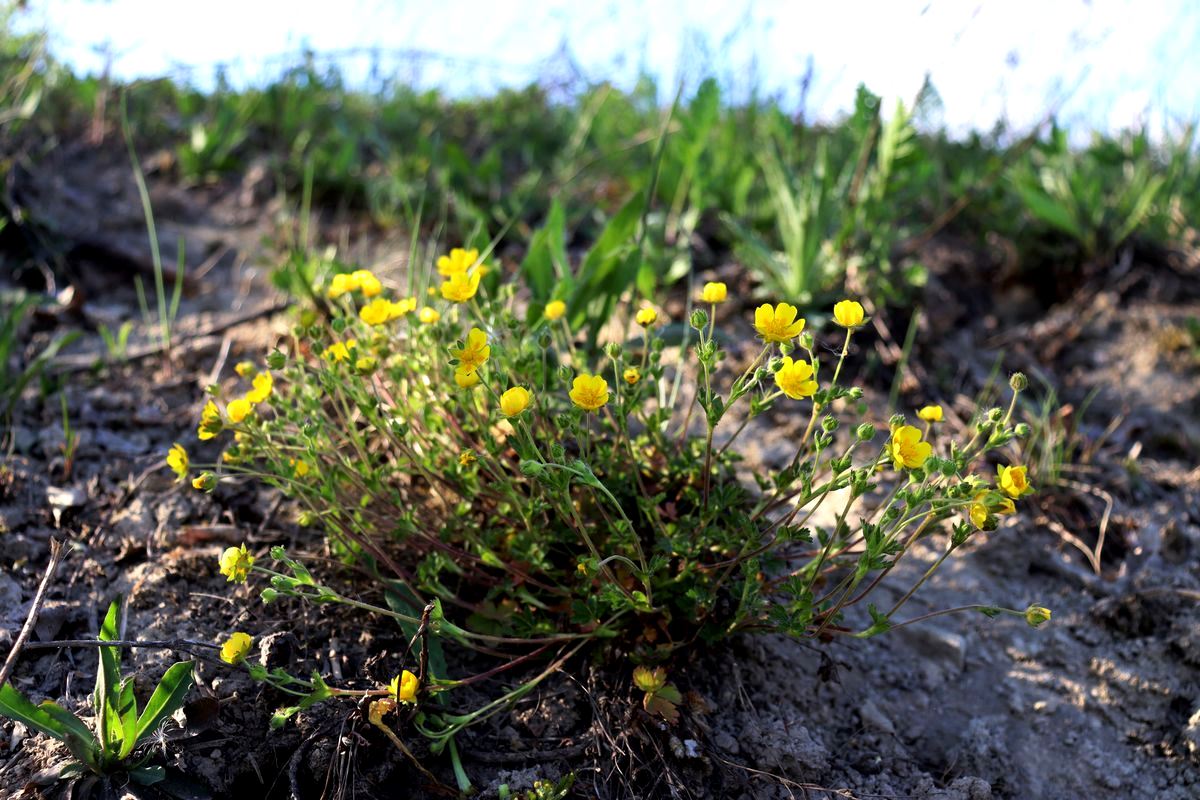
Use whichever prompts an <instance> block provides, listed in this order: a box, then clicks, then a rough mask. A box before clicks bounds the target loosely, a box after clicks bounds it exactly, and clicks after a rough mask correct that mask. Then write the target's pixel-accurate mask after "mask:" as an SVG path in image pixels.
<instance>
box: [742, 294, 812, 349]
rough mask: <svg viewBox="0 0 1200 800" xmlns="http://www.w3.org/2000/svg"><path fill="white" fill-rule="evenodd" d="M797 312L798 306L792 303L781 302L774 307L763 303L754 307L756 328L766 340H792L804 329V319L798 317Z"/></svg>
mask: <svg viewBox="0 0 1200 800" xmlns="http://www.w3.org/2000/svg"><path fill="white" fill-rule="evenodd" d="M796 314H797V309H796V307H795V306H794V305H792V304H790V303H779V304H778V305H776V306H775V307H774V308H772V307H771V304H770V303H763V304H762V305H761V306H759V307H758V308H756V309H754V330H756V331H758V335H759V336H761V337H762V339H763V341H764V342H786V341H790V340H791V339H794V338H796V337H797V336H799V335H800V332H801V331H803V330H804V319H803V318H801V319H796Z"/></svg>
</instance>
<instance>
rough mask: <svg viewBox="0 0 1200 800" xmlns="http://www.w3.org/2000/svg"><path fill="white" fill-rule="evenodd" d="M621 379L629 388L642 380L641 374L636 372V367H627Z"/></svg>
mask: <svg viewBox="0 0 1200 800" xmlns="http://www.w3.org/2000/svg"><path fill="white" fill-rule="evenodd" d="M621 377H622V378H624V379H625V382H626V383H628V384H629V385H630V386H635V385H637V382H638V381H640V380H641V379H642V373H640V372H638V368H637V367H629V368H628V369H626V370H625V372H623V373H622V374H621Z"/></svg>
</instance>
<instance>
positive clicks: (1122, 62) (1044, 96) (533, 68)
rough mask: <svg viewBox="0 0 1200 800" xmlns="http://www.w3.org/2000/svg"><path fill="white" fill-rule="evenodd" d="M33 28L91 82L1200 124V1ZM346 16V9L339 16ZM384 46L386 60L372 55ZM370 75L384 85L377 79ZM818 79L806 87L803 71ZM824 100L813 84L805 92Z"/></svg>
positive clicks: (655, 10)
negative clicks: (535, 87) (377, 87)
mask: <svg viewBox="0 0 1200 800" xmlns="http://www.w3.org/2000/svg"><path fill="white" fill-rule="evenodd" d="M27 5H28V10H27V11H26V12H24V18H23V19H21V20H20V23H19V24H20V25H22V26H24V27H26V28H27V29H29V28H36V29H42V30H45V31H46V32H47V33H48V35H49V46H50V49H51V52H52V53H53V54H54V55H55V56H56V57H57V58H59V59H61V60H63V61H65V62H67V63H68V64H70V65H72V66H73V67H75V68H76V69H77V70H78V71H83V72H100V71H103V70H104V69H106V68H108V69H110V70H111V72H112V74H114V75H115V76H117V77H120V78H127V79H128V78H144V77H159V76H162V75H170V76H173V77H176V78H184V79H187V80H190V81H192V82H194V83H196V84H197V85H200V86H205V85H211V83H212V80H213V77H214V74H215V70H216V67H217V65H221V66H223V67H224V69H225V72H226V74H227V75H228V76H229V77H230V79H231V80H232V81H233V82H234V83H235V84H244V83H247V82H250V83H261V82H264V81H266V80H268V79H270V78H271V77H273V76H275V75H278V74H279V72H280V70H281V69H282V68H283V67H284V66H285V65H287V64H290V63H294V62H295V61H296V59H297V54H298V53H299V52H301V51H302V50H303V49H305V48H308V49H311V50H313V51H315V52H316V53H317V54H319V55H322V56H323V57H325V58H328V59H330V60H335V61H337V62H338V63H339V64H341V65H342V66H343V68H344V69H345V71H346V74H347V75H348V77H349V78H350V79H351V80H352V81H355V82H359V83H362V84H363V85H370V81H371V80H372V78H373V77H380V76H386V77H389V78H396V79H399V80H402V81H405V82H408V83H413V84H416V85H419V86H423V87H437V88H441V89H443V90H445V91H446V92H448V93H450V94H454V95H474V94H486V93H490V92H493V91H495V90H496V89H498V88H501V87H504V86H522V85H525V84H527V83H528V82H530V81H532V80H537V79H544V80H548V81H550V82H551V83H555V82H561V83H563V84H567V85H578V84H579V82H581V81H583V82H587V81H599V80H612V81H614V82H615V83H617V84H618V85H622V86H629V85H632V83H633V82H634V81H635V80H636V78H637V76H638V75H639V74H642V73H649V74H650V75H652V76H654V77H655V78H656V79H657V80H658V85H659V87H660V92H661V94H662V96H663V99H664V102H669V100H670V96H671V95H673V94H674V88H675V87H676V86H677V85H679V84H680V83H682V85H683V86H684V87H685V88H686V87H692V86H694V85H695V84H696V83H697V81H698V80H699V79H700V78H702V77H704V76H705V75H710V74H711V75H715V76H716V77H718V78H719V79H721V81H722V83H723V85H724V87H725V88H726V94H727V96H728V97H731V98H733V99H740V98H745V97H746V96H747V95H748V94H749V93H750V92H751V91H752V90H757V91H758V92H759V93H760V94H769V95H774V96H778V97H780V98H781V99H782V100H783V101H784V103H785V104H786V105H787V106H788V107H790V108H794V109H796V110H798V111H803V112H804V113H805V115H806V116H808V117H809V118H810V119H813V118H815V119H832V118H836V117H837V116H838V115H839V114H841V113H844V112H845V111H846V110H847V109H848V108H849V106H850V105H852V103H853V98H854V89H855V87H856V86H857V85H858V84H859V83H860V82H861V83H865V84H866V85H867V86H868V88H870V89H871V90H872V91H874V92H875V93H876V94H880V95H883V96H884V97H885V98H899V99H902V100H905V101H906V102H911V100H912V99H913V97H915V95H916V94H917V92H918V91H919V89H920V87H921V84H922V81H923V79H924V77H925V75H926V74H929V75H930V77H931V79H932V81H933V84H934V86H935V87H936V89H937V91H938V93H939V95H940V96H941V98H942V108H941V111H940V114H938V115H937V118H936V119H931V120H928V121H927V124H930V125H936V126H940V125H944V126H945V127H946V128H947V129H949V130H951V131H953V132H965V131H968V130H971V129H978V130H988V129H991V128H992V127H993V125H994V124H995V123H996V122H997V121H998V120H1003V121H1005V122H1006V123H1007V125H1008V126H1009V128H1010V130H1013V131H1014V132H1020V131H1022V130H1025V129H1028V127H1030V126H1033V125H1036V124H1038V123H1039V122H1040V121H1041V120H1042V119H1043V118H1045V117H1046V115H1047V113H1048V112H1050V111H1051V110H1056V111H1057V115H1058V117H1059V119H1060V120H1062V121H1065V122H1067V123H1068V124H1070V125H1071V126H1072V128H1073V129H1079V130H1086V129H1097V130H1101V131H1108V132H1116V131H1119V130H1121V129H1124V128H1129V127H1141V126H1147V127H1148V128H1149V129H1150V130H1151V131H1152V132H1155V133H1157V132H1161V131H1162V130H1164V129H1167V127H1168V126H1169V127H1171V128H1178V127H1179V126H1180V125H1181V124H1182V123H1184V122H1188V121H1192V120H1196V119H1200V3H1196V2H1189V0H1141V2H1135V1H1134V0H1040V2H1039V1H1038V0H943V1H941V2H939V1H938V0H876V1H875V2H865V0H844V1H843V2H833V1H832V0H831V1H830V2H812V1H811V0H593V1H592V2H579V0H574V1H570V0H542V1H541V2H511V1H507V2H506V0H490V1H489V2H481V1H480V0H441V1H440V2H438V3H429V2H419V3H418V2H385V1H384V0H339V2H337V3H336V4H335V3H331V2H328V0H324V1H323V2H316V1H312V0H292V2H275V1H268V0H239V1H238V2H232V1H231V0H208V2H206V3H181V2H177V0H107V1H105V0H30V1H29V2H28V4H27ZM334 9H336V10H334ZM370 51H374V52H375V54H376V55H375V58H374V60H372V58H371V56H370V54H369V53H370ZM372 64H374V67H375V71H374V72H372V69H371V67H372ZM806 75H808V80H807V81H806V80H805V76H806ZM805 87H806V88H805Z"/></svg>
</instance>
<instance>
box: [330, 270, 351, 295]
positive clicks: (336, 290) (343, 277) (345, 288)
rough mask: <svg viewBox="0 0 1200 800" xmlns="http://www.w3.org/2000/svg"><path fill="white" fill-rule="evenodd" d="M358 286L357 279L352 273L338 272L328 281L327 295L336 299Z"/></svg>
mask: <svg viewBox="0 0 1200 800" xmlns="http://www.w3.org/2000/svg"><path fill="white" fill-rule="evenodd" d="M357 288H358V281H357V280H355V278H354V276H353V275H348V274H346V273H344V272H340V273H338V274H337V275H334V276H333V278H332V279H331V280H330V281H329V292H328V294H329V296H330V297H331V298H332V299H334V300H336V299H337V298H339V297H341V296H342V295H344V294H349V293H350V292H353V291H354V290H355V289H357Z"/></svg>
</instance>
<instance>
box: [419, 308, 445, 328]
mask: <svg viewBox="0 0 1200 800" xmlns="http://www.w3.org/2000/svg"><path fill="white" fill-rule="evenodd" d="M441 318H442V315H441V313H440V312H439V311H438V310H437V309H436V308H430V307H429V306H425V307H424V308H422V309H421V313H420V314H418V315H417V319H419V320H420V321H421V324H422V325H433V324H434V323H436V322H437V321H438V320H439V319H441Z"/></svg>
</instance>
